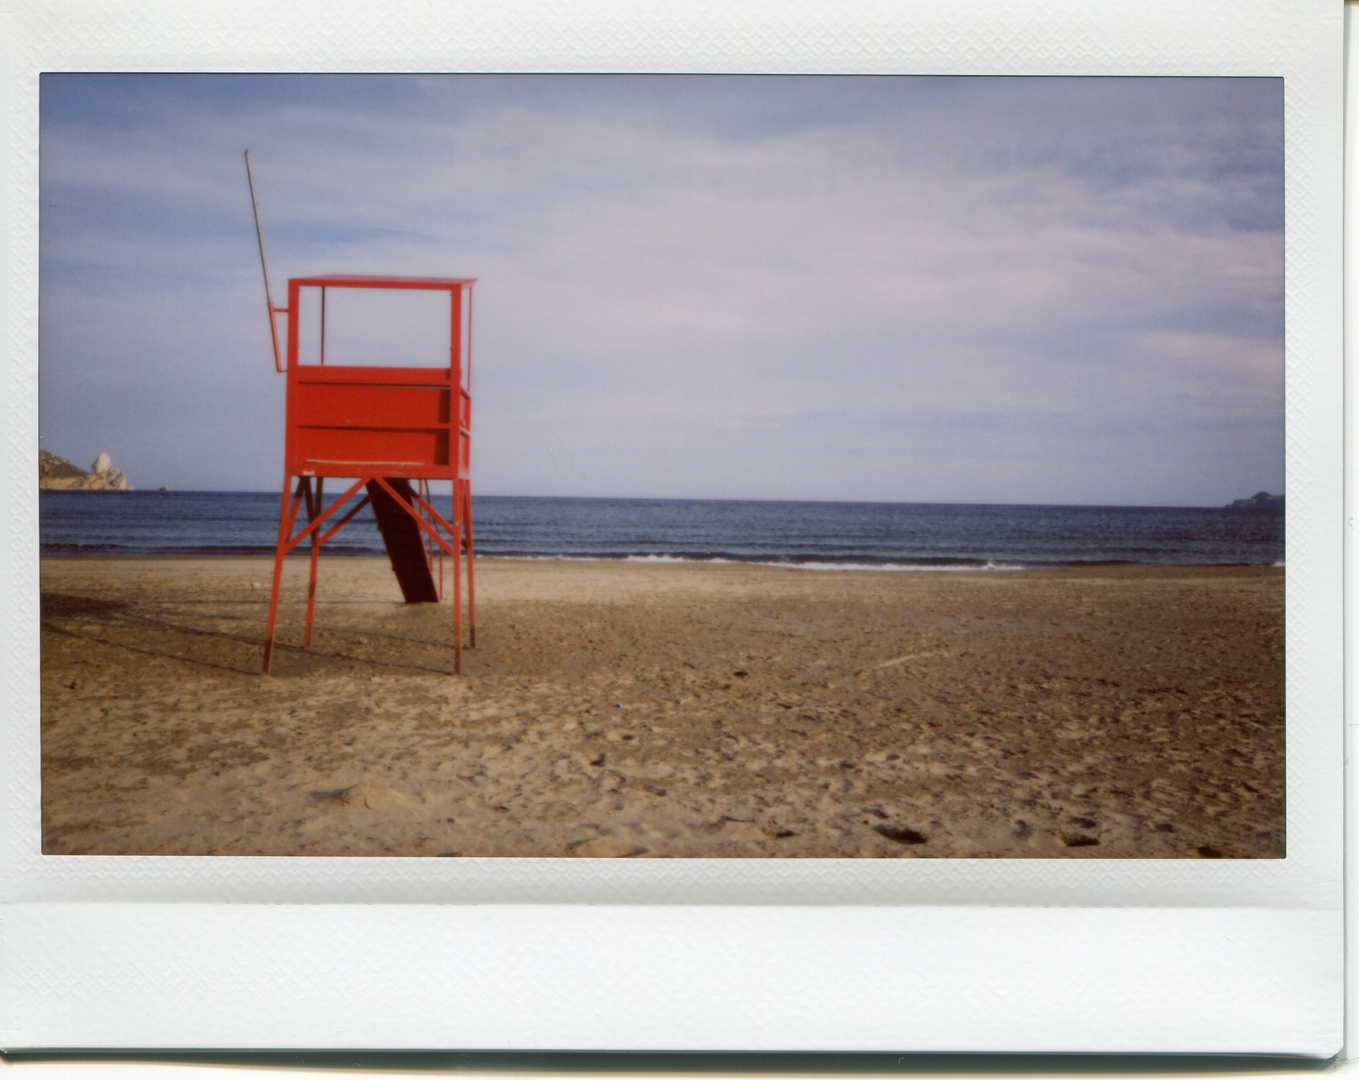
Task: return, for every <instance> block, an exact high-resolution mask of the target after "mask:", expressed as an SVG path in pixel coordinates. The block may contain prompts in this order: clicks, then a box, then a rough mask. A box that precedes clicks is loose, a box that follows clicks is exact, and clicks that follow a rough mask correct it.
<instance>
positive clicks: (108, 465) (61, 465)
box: [38, 450, 132, 491]
mask: <svg viewBox="0 0 1359 1080" xmlns="http://www.w3.org/2000/svg"><path fill="white" fill-rule="evenodd" d="M38 487H40V488H44V489H50V488H59V489H65V490H68V491H131V490H132V485H131V484H129V483H128V482H127V477H126V476H124V475H123V472H122V470H121V469H115V468H114V467H113V462H112V461H111V460H110V459H109V456H108V454H100V455H99V456H98V457H97V458H95V459H94V461H93V462H92V463H91V464H90V470H89V472H86V471H85V470H84V469H82V468H79V467H78V466H75V465H72V464H71V463H70V462H69V461H67V460H66V459H65V458H59V457H57V455H56V454H52V453H49V452H48V451H46V450H39V451H38Z"/></svg>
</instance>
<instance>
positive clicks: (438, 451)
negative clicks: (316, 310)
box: [264, 274, 476, 675]
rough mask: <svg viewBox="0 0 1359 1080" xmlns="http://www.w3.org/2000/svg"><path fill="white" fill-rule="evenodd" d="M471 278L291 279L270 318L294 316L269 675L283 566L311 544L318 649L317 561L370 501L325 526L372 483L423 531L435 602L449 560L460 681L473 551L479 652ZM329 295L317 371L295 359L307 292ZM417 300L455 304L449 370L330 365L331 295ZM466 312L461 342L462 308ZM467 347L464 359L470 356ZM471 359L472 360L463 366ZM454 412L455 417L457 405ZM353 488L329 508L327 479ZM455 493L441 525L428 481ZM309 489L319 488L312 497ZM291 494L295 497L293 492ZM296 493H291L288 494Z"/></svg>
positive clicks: (268, 635)
mask: <svg viewBox="0 0 1359 1080" xmlns="http://www.w3.org/2000/svg"><path fill="white" fill-rule="evenodd" d="M475 284H476V279H475V278H428V277H387V276H362V275H353V274H330V275H325V276H322V277H304V278H290V279H289V281H288V306H287V307H286V308H271V318H272V315H273V314H274V313H279V314H286V315H287V316H288V337H287V367H286V373H287V415H286V420H285V440H284V480H283V502H282V506H281V507H280V511H279V525H278V541H277V544H276V548H275V555H274V580H273V589H272V591H271V593H270V598H269V623H268V629H267V630H266V632H265V644H264V673H265V674H266V675H267V674H269V671H270V667H271V663H272V659H273V648H274V633H275V629H276V627H277V618H278V599H279V589H280V585H281V583H282V575H283V558H284V556H285V555H286V554H287V553H288V552H289V551H290V550H292V548H294V547H296V546H297V545H298V544H299V543H300V542H302V541H303V540H309V541H310V544H311V575H310V581H309V584H308V589H307V616H306V630H305V632H304V635H303V639H302V647H303V648H307V647H308V646H310V644H311V629H312V622H313V615H314V612H315V604H316V569H317V557H318V555H319V553H320V548H321V545H322V544H324V543H325V542H326V541H327V540H329V539H330V538H331V536H333V535H334V534H335V533H336V532H337V531H338V530H339V529H340V528H341V527H342V526H343V525H344V524H346V523H347V522H348V521H349V520H350V519H351V518H352V517H353V516H354V515H355V514H356V513H358V511H359V510H361V509H362V508H363V506H364V505H365V504H366V503H367V502H368V498H367V497H365V498H364V499H362V500H361V501H360V502H359V503H358V504H356V505H355V506H353V507H352V508H351V509H349V510H348V511H347V512H346V513H345V514H344V515H343V516H342V517H340V519H339V520H338V521H337V522H336V523H335V524H334V525H332V526H331V527H330V528H329V529H327V530H326V531H325V532H322V530H321V527H322V524H323V523H324V522H325V521H327V520H328V519H329V518H330V517H331V515H332V514H334V513H335V512H336V511H337V510H339V509H340V508H341V506H342V505H343V504H345V503H346V502H348V500H349V499H351V498H353V497H354V495H356V494H357V493H358V491H359V489H360V488H361V487H364V486H365V485H366V484H369V483H370V482H373V483H376V484H378V485H379V486H380V487H381V488H382V489H384V490H385V491H386V493H387V494H388V495H390V496H392V498H393V499H395V500H396V503H397V505H398V506H400V507H402V508H403V509H405V510H406V512H407V513H408V514H410V516H411V517H412V518H413V519H414V520H415V522H416V524H417V525H418V526H419V528H420V530H421V535H423V536H424V538H425V556H426V559H427V561H428V564H429V566H430V569H431V572H432V571H433V567H434V560H435V557H436V553H437V558H438V565H439V578H438V594H439V596H440V597H442V595H443V557H444V555H445V554H447V555H449V556H450V557H451V558H452V560H453V633H454V661H453V666H454V671H455V672H456V673H458V674H461V673H462V597H461V593H462V587H461V586H462V573H461V553H462V551H463V550H464V549H465V550H466V552H467V606H468V622H469V625H470V641H469V646H470V647H473V648H475V646H476V605H475V593H474V578H473V570H472V560H473V546H472V495H471V428H472V393H471V369H472V358H471V341H472V286H473V285H475ZM304 288H318V289H320V290H321V351H320V363H318V364H303V363H301V361H300V359H299V356H298V351H299V338H300V321H299V319H298V318H297V313H298V312H299V310H300V308H299V305H300V301H301V291H302V289H304ZM337 288H338V289H419V290H434V291H441V292H447V293H448V294H449V313H450V314H449V350H448V357H449V359H448V366H447V367H437V368H427V367H386V366H380V367H379V366H362V367H359V366H351V365H344V366H335V365H332V366H330V367H327V366H326V364H325V292H326V290H327V289H337ZM464 296H465V297H466V301H467V326H466V334H465V335H464V328H463V299H464ZM464 336H465V338H466V342H467V355H466V357H464V355H463V340H464ZM464 360H465V361H466V363H465V365H464ZM455 400H456V401H457V408H456V409H455V408H454V407H453V402H454V401H455ZM328 476H329V477H344V478H357V479H356V480H355V482H354V483H353V484H352V485H350V486H349V487H348V490H346V491H345V493H344V494H343V495H342V496H341V497H340V498H338V499H336V500H335V501H334V502H332V503H331V504H330V505H329V506H328V507H325V508H324V509H323V508H322V502H321V500H322V489H323V482H324V478H325V477H328ZM397 478H401V479H406V480H413V481H416V482H417V489H416V491H415V499H414V504H413V505H412V504H409V503H407V502H405V500H404V499H402V498H401V497H400V495H399V494H398V493H397V492H396V491H395V490H394V489H393V488H392V486H391V484H390V483H389V480H391V479H397ZM431 480H449V481H451V482H452V489H453V490H452V514H451V516H450V518H449V519H445V518H444V517H443V516H442V515H441V514H439V513H438V512H437V511H436V510H435V509H434V506H433V505H432V503H431V502H430V498H429V481H431ZM313 481H314V482H315V488H314V490H313ZM294 484H295V485H296V488H295V490H294ZM290 491H291V492H292V494H291V495H290V494H289V493H290ZM303 505H305V506H306V509H307V525H306V526H305V527H304V528H303V529H301V530H300V531H299V532H297V533H296V534H294V533H293V528H294V526H295V524H296V522H297V517H298V513H299V511H300V510H301V508H302V507H303Z"/></svg>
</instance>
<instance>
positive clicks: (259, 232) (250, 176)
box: [245, 150, 291, 372]
mask: <svg viewBox="0 0 1359 1080" xmlns="http://www.w3.org/2000/svg"><path fill="white" fill-rule="evenodd" d="M245 179H246V181H247V182H248V183H249V184H250V205H251V207H252V208H253V209H254V211H255V238H256V239H257V240H259V243H260V269H261V270H262V271H264V302H265V303H266V304H267V305H268V308H269V337H270V338H271V339H272V340H273V343H274V369H275V370H276V371H280V372H281V371H282V370H283V360H282V358H281V357H280V356H279V352H278V324H277V323H275V322H274V312H276V311H286V310H287V309H285V308H276V307H274V294H273V292H272V291H271V290H270V288H269V260H268V259H266V258H265V257H264V229H263V227H262V226H261V225H260V204H259V200H258V199H256V198H255V176H254V173H252V172H251V171H250V151H249V150H247V151H246V152H245ZM290 314H291V313H290Z"/></svg>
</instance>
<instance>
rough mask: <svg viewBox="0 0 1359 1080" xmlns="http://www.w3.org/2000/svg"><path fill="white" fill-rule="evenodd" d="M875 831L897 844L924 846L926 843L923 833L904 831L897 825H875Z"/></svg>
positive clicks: (911, 830)
mask: <svg viewBox="0 0 1359 1080" xmlns="http://www.w3.org/2000/svg"><path fill="white" fill-rule="evenodd" d="M873 831H874V832H875V833H877V834H878V835H880V836H885V837H887V839H888V840H891V841H892V842H893V843H897V844H923V843H924V842H925V837H924V835H923V834H922V833H918V832H916V831H915V830H914V829H902V828H899V827H898V826H896V825H874V826H873Z"/></svg>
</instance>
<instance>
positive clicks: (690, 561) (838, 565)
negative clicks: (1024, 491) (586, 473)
mask: <svg viewBox="0 0 1359 1080" xmlns="http://www.w3.org/2000/svg"><path fill="white" fill-rule="evenodd" d="M486 557H487V556H483V558H486ZM489 557H491V558H497V559H506V560H516V561H520V562H627V563H651V564H657V565H675V566H679V565H687V566H769V567H773V568H774V569H776V570H873V571H882V572H886V573H903V572H910V571H916V572H920V573H926V572H938V573H956V572H958V571H963V570H971V571H976V570H1028V569H1031V568H1030V567H1027V566H1020V565H1018V564H1016V563H998V562H996V561H995V560H989V561H987V562H986V563H985V564H983V565H981V566H977V565H973V564H970V563H947V564H942V565H941V564H937V563H856V562H797V563H794V562H782V561H779V560H776V559H769V560H765V559H722V558H712V559H696V558H693V557H691V556H684V555H624V556H621V557H619V556H610V555H495V556H489Z"/></svg>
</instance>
